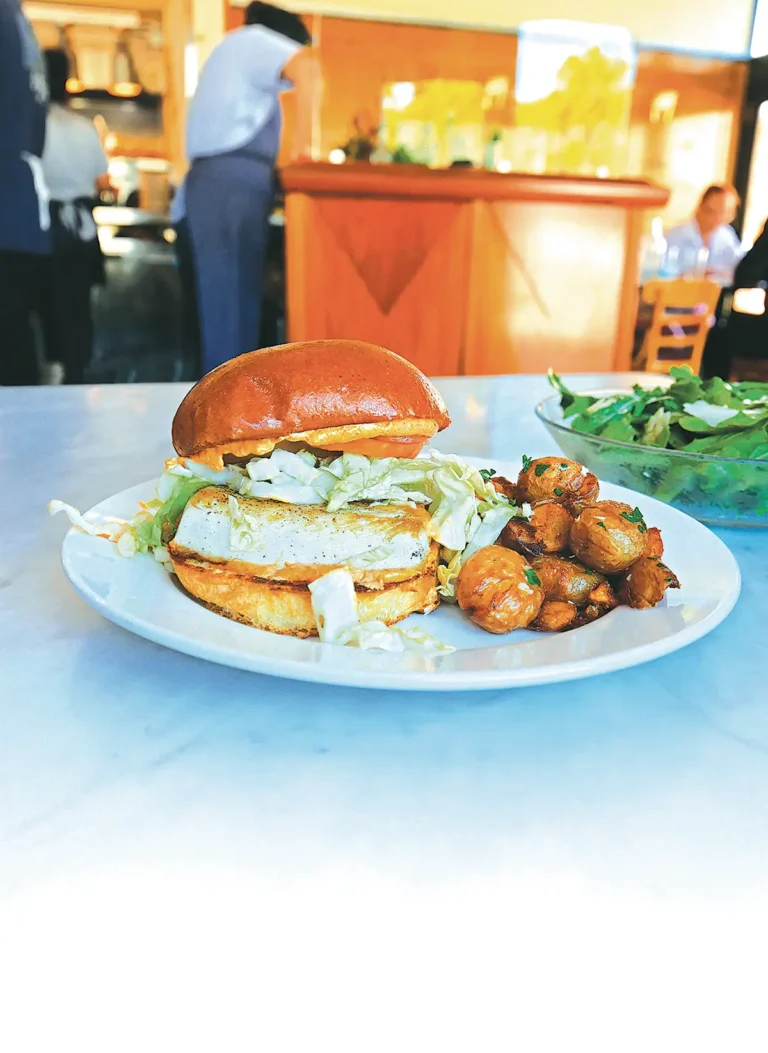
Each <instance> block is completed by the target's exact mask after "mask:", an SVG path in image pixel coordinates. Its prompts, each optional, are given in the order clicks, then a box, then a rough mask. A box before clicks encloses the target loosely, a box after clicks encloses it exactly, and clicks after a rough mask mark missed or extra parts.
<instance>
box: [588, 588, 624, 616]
mask: <svg viewBox="0 0 768 1053" xmlns="http://www.w3.org/2000/svg"><path fill="white" fill-rule="evenodd" d="M587 599H588V601H589V603H593V604H594V605H595V606H596V607H603V608H605V610H606V611H610V610H612V609H613V608H614V607H616V606H618V602H619V601H618V599H617V598H616V593H615V592H614V591H613V589H612V588H611V586H610V585H609V584H608V582H607V581H601V582H600V584H599V585H598V586H597V588H596V589H593V590H592V591H591V592H590V594H589V596H588V597H587Z"/></svg>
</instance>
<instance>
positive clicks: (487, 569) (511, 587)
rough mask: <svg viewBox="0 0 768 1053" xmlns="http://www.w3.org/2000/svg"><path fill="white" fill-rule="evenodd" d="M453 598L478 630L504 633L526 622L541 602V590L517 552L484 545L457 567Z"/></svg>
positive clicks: (533, 575)
mask: <svg viewBox="0 0 768 1053" xmlns="http://www.w3.org/2000/svg"><path fill="white" fill-rule="evenodd" d="M456 599H457V601H458V604H459V607H461V609H462V610H463V611H466V612H467V614H468V615H469V616H470V618H471V619H472V621H473V622H475V624H476V625H479V626H480V627H481V628H482V629H486V630H487V631H488V632H489V633H508V632H511V631H512V630H513V629H524V628H525V627H526V626H527V625H530V623H531V622H532V621H533V619H534V618H535V617H536V615H537V614H538V613H539V610H540V609H541V605H542V603H543V602H544V590H543V589H542V587H541V583H540V581H539V578H538V576H537V574H536V573H535V572H534V570H533V569H532V568H531V566H530V564H529V563H528V562H527V561H526V560H525V559H524V558H523V557H522V556H521V555H520V553H519V552H513V551H512V550H511V549H508V548H502V547H501V545H488V546H487V547H486V548H481V549H480V551H479V552H475V553H474V554H473V555H471V556H470V557H469V559H468V560H467V561H466V563H465V564H464V566H463V567H462V568H461V571H460V572H459V577H458V580H457V582H456Z"/></svg>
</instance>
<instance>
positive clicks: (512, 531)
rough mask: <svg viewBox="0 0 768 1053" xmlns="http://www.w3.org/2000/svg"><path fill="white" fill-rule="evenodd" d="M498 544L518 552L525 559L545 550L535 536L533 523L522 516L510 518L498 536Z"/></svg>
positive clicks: (542, 543)
mask: <svg viewBox="0 0 768 1053" xmlns="http://www.w3.org/2000/svg"><path fill="white" fill-rule="evenodd" d="M498 544H500V545H504V546H505V547H506V548H511V549H512V550H513V551H514V552H519V553H520V555H521V556H525V557H526V558H527V559H533V558H534V557H535V556H542V555H544V552H545V550H546V548H545V545H544V542H543V541H541V540H540V539H539V538H538V537H537V534H536V530H535V528H534V526H533V523H531V522H529V521H528V520H527V519H523V518H522V517H517V518H515V519H510V521H509V522H508V523H507V525H506V526H505V527H504V529H503V530H502V532H501V535H500V536H499V540H498Z"/></svg>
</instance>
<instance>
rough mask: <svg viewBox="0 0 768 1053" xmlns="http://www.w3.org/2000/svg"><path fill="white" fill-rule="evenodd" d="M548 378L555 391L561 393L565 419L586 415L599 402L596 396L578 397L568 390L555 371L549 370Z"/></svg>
mask: <svg viewBox="0 0 768 1053" xmlns="http://www.w3.org/2000/svg"><path fill="white" fill-rule="evenodd" d="M547 376H548V378H549V382H550V384H551V385H552V387H553V388H554V389H555V391H559V392H560V406H561V408H562V411H563V416H564V417H572V416H574V414H578V413H584V412H585V411H586V410H588V409H589V407H590V406H591V405H592V404H593V403H594V402H597V399H596V398H595V397H594V395H577V394H576V393H575V392H573V391H571V390H570V388H567V387H566V386H565V384H564V383H563V382H562V380H561V379H560V377H559V376H558V375H557V373H555V371H554V369H550V370H548V371H547Z"/></svg>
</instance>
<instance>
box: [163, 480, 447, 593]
mask: <svg viewBox="0 0 768 1053" xmlns="http://www.w3.org/2000/svg"><path fill="white" fill-rule="evenodd" d="M428 519H429V516H428V514H427V512H426V511H425V509H423V508H421V507H417V508H414V507H411V506H410V505H362V504H361V505H357V506H355V507H352V508H345V509H342V510H340V511H338V512H328V511H326V509H325V508H324V507H323V506H320V505H293V504H286V503H284V502H280V501H265V500H261V499H258V498H249V497H235V496H234V495H233V494H232V493H231V491H229V490H226V489H225V488H222V487H214V486H211V487H205V488H204V489H202V490H198V492H197V493H196V494H195V495H194V496H193V497H192V499H191V500H190V502H189V504H188V505H187V507H186V508H185V510H184V513H183V515H182V517H181V521H180V523H179V526H178V530H177V531H176V537H175V538H174V540H173V541H172V542H171V545H170V546H169V547H170V550H171V554H172V556H174V558H175V559H181V560H185V559H186V560H189V559H202V560H205V561H206V562H226V563H229V564H231V565H233V566H232V569H237V571H238V573H241V574H246V575H248V576H249V577H259V578H269V579H272V580H275V581H290V582H296V583H305V582H309V581H314V580H315V579H316V578H318V577H320V576H321V575H322V574H325V573H327V572H328V571H329V570H331V569H333V568H334V567H340V566H346V567H348V568H349V569H350V571H351V572H352V575H353V577H354V579H355V581H356V582H357V583H359V584H363V585H366V586H367V587H369V588H381V587H382V586H383V585H385V584H387V583H391V582H396V581H405V580H407V579H409V578H412V577H414V576H416V575H418V574H420V573H422V572H423V570H424V568H425V565H426V563H427V560H428V558H429V556H430V548H431V543H430V539H429V538H428V537H427V534H426V529H425V527H426V524H427V522H428Z"/></svg>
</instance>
